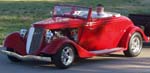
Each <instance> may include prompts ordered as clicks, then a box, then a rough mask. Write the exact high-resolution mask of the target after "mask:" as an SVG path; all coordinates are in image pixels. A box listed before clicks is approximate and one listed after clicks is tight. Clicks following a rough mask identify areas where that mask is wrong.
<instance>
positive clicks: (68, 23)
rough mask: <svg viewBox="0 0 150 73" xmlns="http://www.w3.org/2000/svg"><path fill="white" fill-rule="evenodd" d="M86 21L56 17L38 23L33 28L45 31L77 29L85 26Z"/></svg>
mask: <svg viewBox="0 0 150 73" xmlns="http://www.w3.org/2000/svg"><path fill="white" fill-rule="evenodd" d="M85 21H86V20H83V19H73V18H64V17H54V18H48V19H45V20H42V21H39V22H36V23H34V24H33V26H34V27H39V28H45V29H61V28H77V27H80V26H82V25H83V24H85Z"/></svg>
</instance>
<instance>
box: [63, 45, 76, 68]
mask: <svg viewBox="0 0 150 73" xmlns="http://www.w3.org/2000/svg"><path fill="white" fill-rule="evenodd" d="M73 59H74V53H73V50H72V48H71V47H68V46H67V47H64V49H63V50H62V54H61V61H62V63H63V64H64V65H69V64H71V63H72V62H73Z"/></svg>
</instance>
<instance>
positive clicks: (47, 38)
mask: <svg viewBox="0 0 150 73" xmlns="http://www.w3.org/2000/svg"><path fill="white" fill-rule="evenodd" d="M53 35H54V34H53V33H52V31H51V30H46V35H45V36H46V37H45V38H46V42H47V43H50V41H51V40H52V37H53Z"/></svg>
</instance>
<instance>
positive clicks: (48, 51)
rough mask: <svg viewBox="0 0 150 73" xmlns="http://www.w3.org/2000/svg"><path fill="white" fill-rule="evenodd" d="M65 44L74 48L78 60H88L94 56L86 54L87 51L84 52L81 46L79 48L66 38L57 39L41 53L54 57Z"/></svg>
mask: <svg viewBox="0 0 150 73" xmlns="http://www.w3.org/2000/svg"><path fill="white" fill-rule="evenodd" d="M66 43H69V44H71V45H72V46H73V47H74V48H75V50H76V52H77V54H78V56H79V57H80V58H88V57H92V56H94V54H92V53H90V52H88V51H87V50H85V49H84V48H82V47H81V46H79V45H78V44H76V43H75V42H73V41H72V40H70V39H68V38H59V39H56V40H54V41H52V42H51V43H49V44H48V45H47V46H46V47H45V48H43V50H42V51H41V53H44V54H49V55H54V54H56V53H57V52H58V50H59V49H61V47H62V46H63V45H64V44H66Z"/></svg>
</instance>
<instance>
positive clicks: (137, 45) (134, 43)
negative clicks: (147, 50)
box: [130, 37, 141, 53]
mask: <svg viewBox="0 0 150 73" xmlns="http://www.w3.org/2000/svg"><path fill="white" fill-rule="evenodd" d="M130 48H131V50H132V51H133V52H135V53H136V52H140V50H141V42H140V39H139V38H138V37H134V38H133V39H131V42H130Z"/></svg>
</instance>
